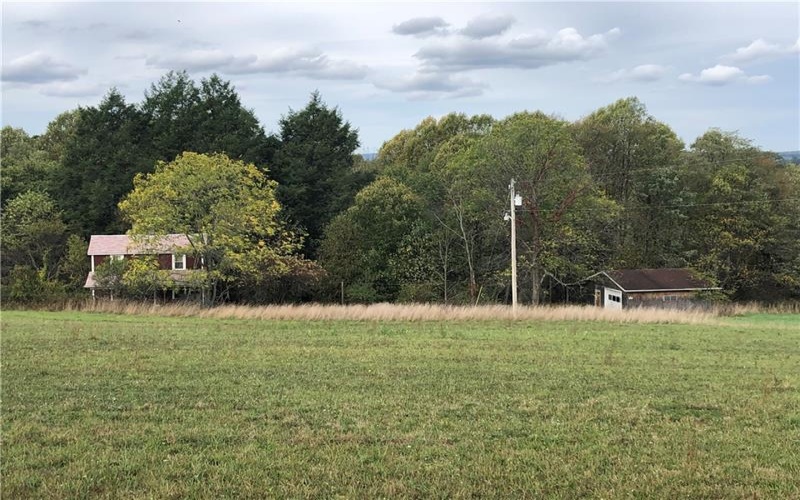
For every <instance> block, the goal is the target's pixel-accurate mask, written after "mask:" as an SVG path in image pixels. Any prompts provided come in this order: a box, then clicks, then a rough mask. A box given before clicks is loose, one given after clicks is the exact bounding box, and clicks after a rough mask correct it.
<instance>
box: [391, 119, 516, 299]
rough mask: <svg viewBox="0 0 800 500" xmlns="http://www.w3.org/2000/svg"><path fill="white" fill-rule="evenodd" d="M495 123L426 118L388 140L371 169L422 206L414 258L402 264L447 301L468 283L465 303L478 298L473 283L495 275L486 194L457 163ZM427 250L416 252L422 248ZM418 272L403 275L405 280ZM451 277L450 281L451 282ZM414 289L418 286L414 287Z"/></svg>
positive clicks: (469, 169) (496, 250) (492, 223)
mask: <svg viewBox="0 0 800 500" xmlns="http://www.w3.org/2000/svg"><path fill="white" fill-rule="evenodd" d="M493 124H494V120H493V119H492V118H491V117H490V116H487V115H476V116H471V117H468V116H466V115H464V114H456V113H451V114H448V115H446V116H444V117H442V118H440V119H438V120H436V119H434V118H426V119H424V120H423V121H422V122H421V123H420V124H419V125H417V126H416V127H415V128H414V129H413V130H404V131H402V132H400V133H399V134H397V135H396V136H395V137H394V138H392V139H391V140H389V141H387V142H386V143H385V144H384V145H383V146H382V147H381V150H380V152H379V155H378V158H377V159H376V164H377V165H378V168H379V169H380V171H381V172H383V174H384V175H386V176H388V177H391V178H393V179H396V180H397V181H399V182H401V183H403V184H405V185H407V186H408V187H409V188H411V189H412V191H414V193H416V194H417V195H418V196H419V197H420V198H421V200H422V202H423V204H424V218H425V219H426V220H425V222H424V223H420V224H418V225H417V228H418V229H417V233H419V232H420V231H422V229H421V228H423V227H424V228H425V229H424V231H425V232H426V236H425V237H424V238H422V235H421V234H418V236H417V237H416V238H415V239H416V241H415V242H414V244H412V245H410V246H409V248H411V249H413V255H406V256H404V259H406V262H407V264H408V267H410V268H411V269H417V270H421V269H427V270H428V271H429V272H430V271H432V270H436V272H431V273H430V274H429V279H430V277H435V279H436V280H437V281H440V282H441V286H440V288H441V292H442V295H441V296H442V298H443V299H444V300H445V302H449V299H450V298H451V297H449V290H450V288H451V284H453V283H458V282H459V281H461V282H463V281H466V282H467V289H468V292H469V300H470V302H474V301H475V299H476V298H477V293H478V282H479V281H483V278H484V276H488V275H492V274H494V272H495V270H496V269H495V268H496V264H497V260H498V259H497V256H498V255H500V254H502V250H501V249H500V248H498V247H497V242H498V239H497V237H496V232H497V230H498V229H499V228H498V226H497V224H496V221H492V220H491V216H490V215H489V214H488V213H487V212H486V211H485V209H486V203H485V201H486V198H485V197H486V194H487V193H486V191H485V189H484V186H482V185H481V183H480V182H476V181H477V177H476V171H474V170H473V169H472V166H473V165H471V164H470V165H467V164H466V163H465V162H463V161H461V160H462V156H463V155H464V154H465V152H466V151H468V150H469V148H470V147H471V146H472V145H473V144H474V143H475V142H476V141H477V140H479V139H480V138H481V137H483V136H485V135H486V134H487V133H489V131H491V129H492V126H493ZM426 246H427V247H428V251H420V249H422V248H424V247H426ZM414 274H419V271H416V272H409V273H406V276H413V275H414ZM451 278H452V279H451ZM416 288H419V287H416Z"/></svg>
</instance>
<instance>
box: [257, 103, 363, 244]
mask: <svg viewBox="0 0 800 500" xmlns="http://www.w3.org/2000/svg"><path fill="white" fill-rule="evenodd" d="M280 127H281V131H280V147H279V149H278V151H277V153H276V155H275V158H274V161H273V163H272V172H273V175H274V177H275V180H277V181H278V198H279V199H280V200H281V203H282V204H283V205H284V207H285V208H286V214H287V216H288V217H289V219H290V220H292V221H293V222H295V223H296V224H298V225H299V226H300V227H302V228H303V229H304V230H305V231H306V232H307V234H308V238H307V239H306V246H305V252H306V255H308V256H310V257H314V256H315V255H316V253H317V248H318V247H319V240H320V238H321V237H322V232H323V228H324V227H325V225H326V224H327V223H328V222H329V221H330V220H331V219H332V218H333V217H334V216H335V215H336V214H337V213H339V212H341V211H342V210H344V209H345V208H347V207H348V206H349V205H350V203H351V202H352V200H353V196H354V195H355V193H356V192H357V191H358V190H359V189H360V188H361V187H362V186H364V185H365V184H366V182H368V180H369V179H370V177H371V176H370V175H369V174H368V173H365V172H364V171H363V170H360V171H355V170H354V169H353V152H354V151H355V150H356V148H357V147H358V133H357V131H356V130H354V129H352V128H351V126H350V124H349V123H348V122H346V121H344V120H343V119H342V115H341V113H340V112H339V110H338V109H337V108H329V107H328V106H327V105H326V104H325V103H324V102H323V101H322V98H321V97H320V95H319V93H318V92H314V93H313V94H312V95H311V99H310V101H309V102H308V104H307V105H306V107H305V108H303V109H302V110H300V111H293V110H290V111H289V114H288V115H286V116H284V117H283V118H282V119H281V120H280Z"/></svg>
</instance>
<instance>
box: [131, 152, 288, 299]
mask: <svg viewBox="0 0 800 500" xmlns="http://www.w3.org/2000/svg"><path fill="white" fill-rule="evenodd" d="M120 210H121V211H122V213H123V215H124V216H125V217H126V220H128V221H130V223H131V224H132V228H131V232H132V233H133V234H134V235H138V237H139V238H145V239H146V238H147V237H148V236H158V235H164V234H169V233H179V234H184V235H186V237H187V238H188V239H189V242H190V248H187V249H185V250H186V251H187V253H190V254H192V255H194V256H196V257H198V258H199V259H202V261H203V262H204V263H205V266H206V269H207V270H208V278H209V284H210V287H211V291H212V297H211V298H212V300H215V301H216V300H221V299H223V298H225V297H228V296H230V295H231V293H232V292H234V293H235V290H236V289H237V288H240V287H244V286H250V285H253V284H258V283H261V282H263V281H264V280H266V279H269V278H274V277H276V276H281V275H283V274H285V273H286V272H288V270H289V269H288V268H289V264H288V263H287V260H290V259H292V258H293V256H292V253H293V252H295V251H296V250H297V248H298V247H299V245H300V243H301V242H300V240H299V239H297V238H296V237H295V236H294V235H293V234H292V233H291V232H290V231H288V230H286V228H285V227H283V225H282V224H281V222H280V220H279V213H280V210H281V206H280V204H279V203H278V201H277V200H276V198H275V182H274V181H271V180H268V179H267V178H266V176H265V175H264V174H263V173H262V172H261V171H260V170H258V169H257V168H256V167H255V166H254V165H252V164H247V163H244V162H242V161H238V160H232V159H230V158H228V157H227V156H225V155H223V154H212V155H204V154H197V153H184V154H182V155H181V156H179V157H178V158H176V159H175V160H174V161H172V162H170V163H164V162H159V164H158V165H157V166H156V170H155V172H153V173H152V174H148V175H142V174H140V175H137V176H136V179H135V180H134V189H133V191H131V193H129V194H128V196H127V197H126V198H125V199H124V200H123V201H122V202H121V203H120Z"/></svg>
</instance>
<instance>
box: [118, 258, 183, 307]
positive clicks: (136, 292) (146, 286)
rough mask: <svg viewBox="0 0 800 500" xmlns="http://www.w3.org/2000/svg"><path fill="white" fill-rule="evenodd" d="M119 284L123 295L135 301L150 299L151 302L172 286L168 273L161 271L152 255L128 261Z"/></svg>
mask: <svg viewBox="0 0 800 500" xmlns="http://www.w3.org/2000/svg"><path fill="white" fill-rule="evenodd" d="M121 283H122V286H123V287H124V293H125V295H127V296H129V297H132V298H137V299H142V298H144V299H148V298H152V299H153V301H155V300H156V297H157V296H158V294H159V293H163V292H165V291H167V290H170V289H171V288H172V285H173V281H172V279H171V278H170V273H169V271H167V270H165V269H161V267H160V266H159V264H158V259H157V258H156V256H154V255H141V256H137V257H136V258H135V259H131V260H130V261H128V262H127V265H126V267H125V271H124V272H123V273H122V276H121Z"/></svg>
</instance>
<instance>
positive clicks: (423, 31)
mask: <svg viewBox="0 0 800 500" xmlns="http://www.w3.org/2000/svg"><path fill="white" fill-rule="evenodd" d="M448 26H449V24H447V23H446V22H445V20H444V19H442V18H441V17H414V18H411V19H409V20H407V21H403V22H402V23H400V24H395V25H394V26H393V27H392V33H394V34H395V35H412V36H416V37H418V38H425V37H428V36H443V35H447V34H448V33H449V32H448V30H447V27H448Z"/></svg>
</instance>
